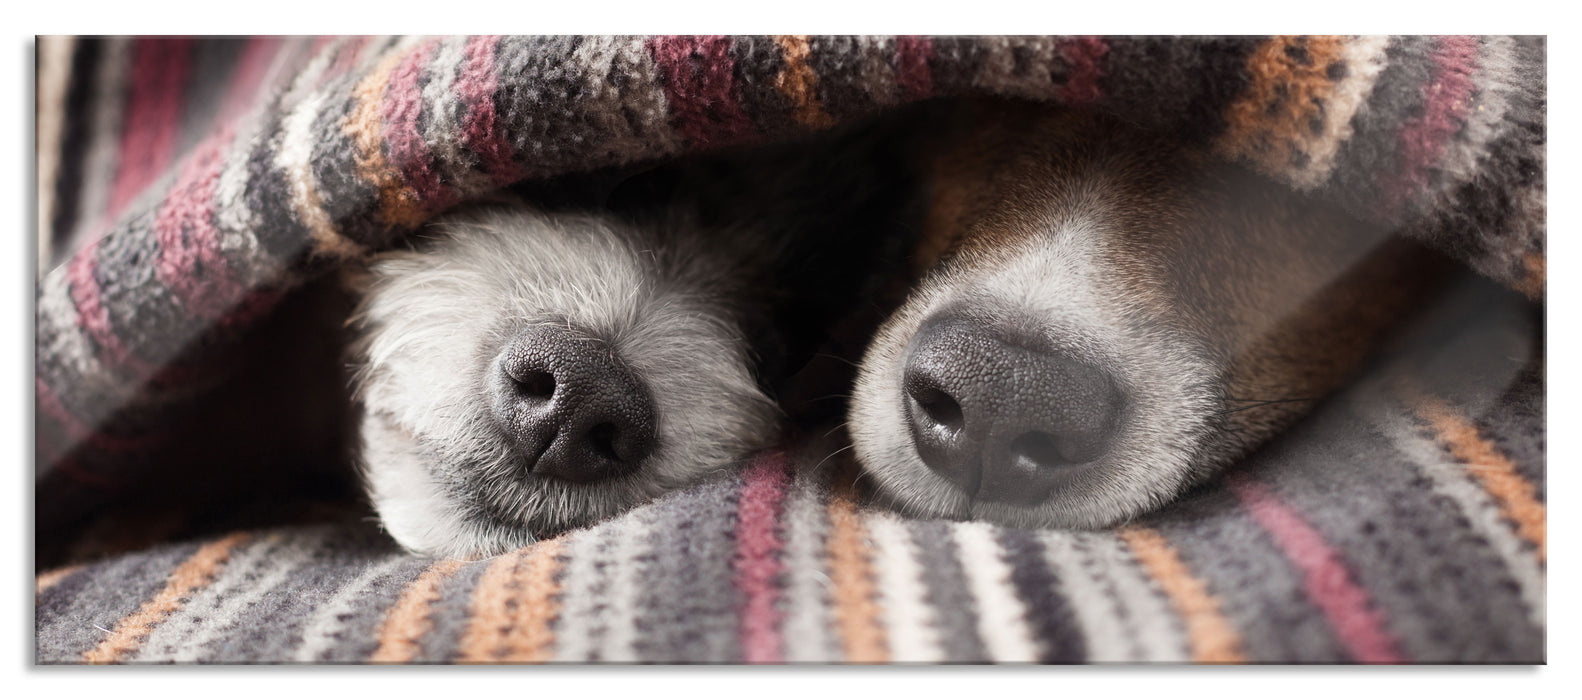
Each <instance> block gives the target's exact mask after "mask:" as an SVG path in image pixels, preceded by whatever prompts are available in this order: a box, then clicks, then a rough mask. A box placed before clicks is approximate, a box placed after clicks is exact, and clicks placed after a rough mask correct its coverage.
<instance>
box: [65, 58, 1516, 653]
mask: <svg viewBox="0 0 1582 700" xmlns="http://www.w3.org/2000/svg"><path fill="white" fill-rule="evenodd" d="M38 65H39V73H38V112H37V115H38V120H37V124H38V141H39V155H38V158H39V178H40V180H39V188H38V191H39V196H40V208H39V221H40V225H41V229H42V230H41V231H40V240H41V245H40V266H41V272H42V274H41V277H40V280H39V283H38V292H37V316H36V328H35V330H36V342H37V345H36V356H35V362H36V364H35V368H36V375H35V390H36V391H35V407H36V411H35V413H36V432H35V444H36V467H35V469H36V482H35V483H36V488H35V524H36V528H37V532H36V540H37V541H40V542H42V541H43V540H45V539H46V538H49V537H51V536H52V535H53V534H54V533H55V532H56V531H57V530H58V529H63V528H65V527H66V526H67V525H70V524H74V523H79V522H81V521H84V520H85V519H90V518H91V517H92V516H94V515H95V514H97V513H101V512H104V511H106V510H107V509H113V508H114V507H116V506H117V505H118V498H123V496H122V494H123V493H124V490H123V489H122V487H123V486H124V485H126V484H129V483H133V482H136V481H138V480H139V479H140V478H142V477H143V476H145V475H147V474H152V473H156V472H155V471H153V470H152V469H151V465H157V464H158V463H159V462H160V460H161V459H162V454H163V451H164V450H166V449H169V447H170V446H171V445H172V444H173V443H179V442H181V439H182V436H181V426H182V425H183V424H184V421H185V417H187V416H191V415H194V414H195V413H201V412H204V411H206V410H210V409H211V408H212V407H211V406H209V405H208V404H207V403H206V402H207V401H210V400H211V397H210V395H209V393H208V389H209V388H210V387H213V386H215V385H216V384H218V383H219V382H221V381H222V380H223V379H224V377H225V375H226V372H227V370H228V368H230V367H231V366H232V363H231V362H230V359H231V358H232V357H233V356H234V355H235V354H237V352H238V345H239V344H240V343H242V342H244V341H243V339H245V338H247V337H248V336H247V331H248V330H249V329H250V328H252V327H253V326H254V325H255V324H256V323H257V322H258V320H259V319H260V318H262V317H264V316H265V315H266V313H267V312H268V311H269V310H270V309H271V308H273V307H275V306H276V305H277V304H279V303H281V302H282V300H284V299H286V298H287V297H288V296H289V295H290V293H291V291H292V290H293V289H296V288H298V287H299V286H300V285H302V284H303V283H304V282H307V281H309V280H312V279H314V278H315V277H318V276H320V275H322V274H323V273H324V272H326V271H328V270H331V269H333V268H334V267H335V266H337V265H338V264H340V263H343V262H346V261H351V260H358V259H361V258H363V257H364V256H367V255H369V254H371V253H372V252H375V251H379V250H382V249H386V248H388V247H390V246H392V245H395V244H397V243H398V242H400V241H401V240H403V239H404V237H406V236H408V235H409V234H411V233H412V232H413V231H414V230H416V229H417V227H419V226H420V225H421V224H422V223H423V222H425V221H426V220H428V219H429V218H430V217H432V216H434V215H435V214H438V213H440V212H442V211H444V210H446V209H447V208H449V207H451V206H453V205H455V204H457V203H461V202H465V201H467V200H468V199H470V198H474V197H477V196H481V195H485V194H488V193H490V192H492V191H495V190H497V189H499V188H501V187H504V186H507V185H510V184H512V183H516V182H519V181H524V180H532V179H542V178H547V177H551V176H556V175H561V174H566V173H574V172H581V171H587V170H592V169H595V168H599V167H605V166H612V165H621V164H630V163H636V162H642V161H652V160H657V159H662V158H666V157H672V156H676V155H680V154H686V153H693V152H700V151H705V150H709V149H715V148H720V147H724V146H732V145H742V144H750V143H755V142H767V141H770V140H773V139H777V138H783V137H788V136H791V135H794V134H799V133H805V132H808V131H811V130H816V129H821V128H826V127H830V126H833V125H836V124H841V123H846V122H850V121H851V120H854V119H857V118H859V117H862V116H866V115H870V114H874V113H877V112H880V111H883V110H885V109H887V108H891V107H895V106H898V105H901V104H904V103H908V102H914V101H918V100H923V99H928V98H934V97H949V96H968V95H999V96H1010V97H1020V98H1026V99H1033V100H1043V101H1050V102H1056V103H1061V104H1065V105H1070V106H1073V107H1081V108H1092V109H1101V110H1106V111H1109V112H1111V113H1113V114H1115V115H1118V116H1120V117H1121V118H1123V119H1126V120H1129V121H1132V122H1136V123H1139V124H1143V125H1146V126H1150V127H1157V128H1162V129H1169V130H1171V131H1172V132H1173V133H1178V134H1180V135H1181V137H1182V138H1183V139H1187V140H1190V141H1192V142H1194V143H1198V144H1202V145H1206V146H1208V147H1210V148H1211V149H1213V150H1214V151H1215V152H1216V153H1218V154H1220V155H1222V156H1224V157H1226V158H1229V159H1233V160H1236V161H1238V162H1241V163H1244V164H1246V165H1248V166H1250V167H1252V168H1253V169H1255V170H1257V171H1259V172H1261V173H1263V174H1265V175H1267V176H1269V177H1271V178H1273V179H1274V180H1276V181H1279V182H1282V183H1285V184H1287V185H1289V186H1290V187H1292V188H1295V189H1297V190H1299V191H1301V192H1304V193H1308V194H1311V195H1312V196H1315V197H1321V198H1324V199H1327V200H1329V201H1332V202H1335V203H1337V204H1339V205H1341V206H1343V207H1345V208H1346V209H1348V210H1350V211H1351V212H1352V213H1354V214H1356V215H1358V216H1360V217H1362V218H1365V219H1369V220H1372V221H1375V222H1379V223H1383V224H1386V225H1390V226H1394V227H1396V228H1398V229H1399V230H1400V231H1402V232H1403V233H1404V234H1406V235H1409V236H1414V237H1417V238H1419V239H1421V240H1424V241H1426V242H1428V243H1430V244H1432V245H1434V246H1436V247H1438V248H1440V249H1441V250H1444V251H1446V252H1447V253H1449V254H1451V255H1452V256H1454V257H1456V258H1457V259H1459V260H1461V261H1463V262H1465V263H1466V264H1467V266H1468V268H1470V270H1471V271H1474V273H1475V274H1474V273H1469V274H1468V276H1467V279H1465V280H1462V281H1461V282H1459V283H1458V284H1457V285H1456V286H1455V287H1454V288H1453V289H1451V290H1450V291H1448V292H1447V293H1446V294H1445V295H1444V296H1443V298H1442V299H1440V300H1438V302H1436V304H1435V305H1434V306H1433V308H1431V309H1429V310H1427V311H1426V312H1425V314H1424V315H1423V316H1422V317H1421V318H1419V319H1418V320H1417V321H1416V322H1415V323H1414V325H1413V326H1412V327H1411V328H1409V329H1403V331H1402V334H1401V336H1400V337H1399V338H1397V339H1396V340H1395V341H1394V342H1393V343H1392V345H1390V346H1389V347H1388V348H1387V349H1386V351H1385V352H1384V354H1383V356H1382V357H1380V358H1378V360H1377V361H1376V362H1375V363H1374V364H1373V365H1371V366H1370V368H1369V369H1368V370H1367V371H1366V372H1365V373H1364V375H1363V377H1362V378H1361V379H1360V380H1358V381H1357V382H1356V383H1355V384H1353V385H1352V386H1350V387H1348V388H1347V389H1345V390H1344V391H1343V392H1342V393H1341V394H1339V395H1338V396H1336V397H1334V398H1332V399H1331V400H1329V401H1326V402H1324V403H1322V404H1321V405H1319V406H1318V407H1317V408H1316V409H1315V411H1314V413H1313V414H1312V415H1311V416H1310V417H1309V418H1308V419H1307V420H1305V421H1304V422H1302V423H1301V424H1299V425H1298V426H1297V427H1295V428H1294V429H1292V430H1291V431H1290V432H1288V433H1287V434H1285V435H1282V436H1280V437H1279V438H1277V439H1276V441H1275V442H1273V443H1271V444H1270V445H1268V446H1267V447H1266V448H1264V449H1262V450H1260V451H1258V452H1257V453H1255V454H1254V455H1253V456H1251V457H1250V458H1248V459H1247V460H1245V462H1244V463H1243V464H1240V465H1238V466H1237V467H1236V468H1234V469H1232V470H1231V471H1230V472H1229V473H1228V474H1227V475H1226V477H1225V478H1224V479H1221V480H1218V481H1216V482H1214V483H1212V484H1209V485H1207V486H1205V487H1204V488H1201V489H1198V490H1197V491H1194V492H1193V493H1191V494H1189V495H1188V496H1187V497H1185V498H1183V499H1182V500H1181V501H1179V502H1177V503H1175V504H1173V505H1171V506H1169V507H1167V508H1165V509H1164V510H1162V511H1160V512H1158V513H1155V514H1152V515H1150V516H1148V517H1145V518H1143V519H1141V520H1139V521H1137V522H1134V523H1131V524H1129V525H1126V526H1124V527H1121V528H1118V529H1115V530H1112V531H1103V532H1055V531H1048V532H1044V531H1022V530H1014V529H1007V528H1001V527H996V526H990V525H985V524H981V523H954V522H940V521H917V520H908V519H904V518H900V517H898V516H895V515H892V514H889V513H886V512H883V511H880V510H877V509H874V508H871V507H869V506H866V505H864V504H863V502H862V500H861V499H860V497H859V489H857V488H855V487H854V484H853V481H854V473H855V472H854V465H851V464H850V463H849V462H846V461H843V459H842V458H841V457H839V456H837V457H836V458H833V459H828V460H826V457H827V455H829V453H830V451H831V450H829V449H826V448H827V446H826V445H823V444H820V442H819V441H818V440H805V441H799V442H796V443H793V444H788V445H786V446H784V447H783V448H782V449H780V450H777V451H774V452H771V453H768V454H763V455H758V456H755V457H754V458H752V459H751V460H750V461H749V462H748V463H747V464H744V468H743V470H742V471H741V473H740V475H738V476H736V477H733V478H730V479H727V480H723V481H716V482H711V483H706V484H702V485H699V486H697V487H695V488H692V489H688V490H685V491H682V492H678V493H674V494H671V495H669V496H667V497H664V498H662V499H660V500H658V501H656V502H654V503H652V504H649V505H647V506H644V507H642V508H640V509H637V510H635V511H633V512H630V513H628V514H626V515H624V516H621V517H618V518H616V519H614V520H612V521H609V522H606V523H603V524H600V525H598V526H595V527H592V528H589V529H585V530H580V531H576V532H572V533H568V534H566V535H564V536H561V537H558V538H556V539H553V540H548V541H544V542H541V543H538V544H536V545H533V546H531V547H527V548H524V549H522V550H519V551H517V552H514V553H511V554H507V555H503V556H500V557H496V558H494V559H490V560H485V561H479V562H472V563H460V562H453V561H433V560H427V559H423V558H420V557H414V556H410V555H406V554H403V553H401V552H400V551H398V550H397V549H396V548H395V546H394V545H393V543H391V542H390V541H389V540H387V539H386V538H384V536H383V535H382V534H380V533H379V532H378V530H377V528H376V527H375V526H374V525H372V524H370V523H368V522H366V521H364V520H360V519H356V518H352V519H334V518H331V519H329V521H328V522H321V523H319V524H314V525H279V524H278V523H276V525H277V526H276V527H266V528H249V529H244V530H238V531H235V532H231V533H228V534H221V535H210V536H205V537H202V538H198V539H191V540H188V539H181V538H179V537H177V538H167V541H156V542H152V543H142V544H140V545H139V546H137V547H135V548H132V549H130V550H129V551H121V552H119V553H116V554H113V555H109V556H106V557H103V558H96V559H92V560H89V561H81V562H77V563H73V564H71V565H69V566H66V567H64V568H58V569H50V570H47V571H42V572H40V573H39V575H38V579H37V593H36V597H35V610H36V613H35V630H34V631H35V650H36V658H37V661H39V662H42V663H83V662H91V663H98V662H157V661H197V662H289V661H374V662H413V661H415V662H490V661H552V660H564V661H695V662H781V661H836V662H839V661H847V662H867V661H986V660H990V661H1043V662H1084V661H1197V662H1236V661H1270V662H1371V663H1396V662H1504V663H1542V662H1543V661H1544V660H1545V646H1544V637H1545V625H1546V616H1545V600H1546V593H1545V586H1546V556H1547V554H1546V552H1547V548H1546V535H1545V532H1546V530H1545V527H1546V515H1545V503H1546V498H1545V488H1544V482H1545V445H1544V440H1545V434H1544V430H1545V404H1544V396H1545V390H1544V357H1543V325H1542V302H1543V288H1544V275H1545V252H1544V244H1545V236H1546V228H1545V226H1546V223H1545V217H1546V206H1545V196H1546V183H1545V169H1546V161H1545V130H1546V122H1545V116H1546V107H1545V100H1546V76H1545V69H1546V68H1545V66H1546V64H1545V44H1544V40H1543V39H1542V38H1527V37H1384V36H1376V37H1275V38H1259V37H1237V38H1229V39H1218V38H1169V37H1150V38H1119V37H992V38H963V37H956V38H945V37H935V38H930V37H683V36H675V37H634V38H618V37H553V38H496V37H455V38H440V39H428V38H399V39H383V38H258V39H246V40H240V39H233V40H186V39H54V38H50V39H44V40H41V41H40V43H39V62H38ZM214 466H215V468H216V469H223V468H224V467H225V466H226V465H223V464H216V465H214ZM276 515H280V514H279V513H278V512H277V513H276Z"/></svg>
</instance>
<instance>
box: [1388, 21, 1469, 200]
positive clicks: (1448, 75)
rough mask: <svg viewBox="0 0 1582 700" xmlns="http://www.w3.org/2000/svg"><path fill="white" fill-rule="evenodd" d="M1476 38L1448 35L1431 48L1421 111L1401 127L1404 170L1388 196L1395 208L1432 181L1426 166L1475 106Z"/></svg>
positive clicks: (1436, 156) (1443, 151)
mask: <svg viewBox="0 0 1582 700" xmlns="http://www.w3.org/2000/svg"><path fill="white" fill-rule="evenodd" d="M1477 57H1478V39H1477V37H1470V36H1447V37H1441V38H1440V39H1439V45H1438V46H1437V47H1435V50H1434V54H1433V61H1434V74H1433V77H1432V78H1430V79H1429V81H1428V84H1427V85H1424V86H1423V113H1422V115H1421V116H1418V117H1414V118H1412V119H1408V120H1407V121H1406V124H1405V125H1403V126H1402V128H1401V137H1400V139H1401V170H1400V175H1399V176H1398V177H1397V179H1396V180H1395V182H1394V183H1392V186H1391V188H1390V196H1389V199H1388V200H1387V202H1388V204H1389V206H1390V207H1391V208H1392V209H1393V208H1394V207H1398V206H1400V205H1401V204H1403V203H1405V201H1406V200H1407V199H1409V198H1410V197H1412V196H1413V195H1416V194H1418V193H1420V192H1421V191H1423V190H1424V189H1426V188H1427V187H1428V171H1429V169H1430V168H1432V167H1433V165H1434V164H1435V163H1437V162H1438V161H1439V159H1440V158H1441V157H1443V156H1444V153H1445V146H1446V145H1447V144H1448V143H1449V142H1450V139H1451V137H1453V136H1455V135H1456V133H1457V132H1459V131H1461V127H1462V125H1463V124H1465V123H1466V119H1467V111H1468V109H1469V108H1470V107H1471V98H1472V88H1473V82H1472V72H1473V70H1475V69H1476V67H1477Z"/></svg>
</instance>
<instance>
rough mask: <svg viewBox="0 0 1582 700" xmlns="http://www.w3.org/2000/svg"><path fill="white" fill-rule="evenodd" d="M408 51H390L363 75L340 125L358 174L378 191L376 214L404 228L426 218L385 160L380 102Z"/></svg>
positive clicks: (410, 193) (385, 220)
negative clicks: (354, 149)
mask: <svg viewBox="0 0 1582 700" xmlns="http://www.w3.org/2000/svg"><path fill="white" fill-rule="evenodd" d="M411 50H415V47H414V49H409V50H408V51H402V52H392V53H391V54H390V55H389V56H386V57H385V58H384V60H382V61H380V62H379V64H378V65H377V66H375V67H374V69H373V70H372V71H370V72H369V73H368V75H367V76H364V77H363V79H362V80H361V81H359V82H358V83H357V87H356V88H355V89H353V91H352V95H353V96H354V97H355V99H356V101H357V105H356V106H355V107H353V108H352V113H351V114H350V115H348V116H347V118H346V124H345V127H344V128H343V130H344V132H345V133H346V135H348V136H350V137H351V139H352V143H353V144H354V145H356V147H357V176H358V177H360V178H362V179H363V180H364V181H365V182H368V183H370V184H372V185H374V186H375V187H377V188H378V190H379V216H380V218H381V219H382V220H383V221H384V223H387V224H390V225H393V226H402V227H406V228H412V227H415V226H417V225H419V224H421V223H423V221H424V220H425V218H426V217H425V216H424V214H423V211H422V208H421V207H419V206H418V204H417V193H415V192H413V191H412V190H411V189H410V188H407V187H404V186H402V184H401V176H400V174H399V173H397V172H396V170H395V168H392V167H390V163H389V162H388V161H387V160H385V153H384V142H385V138H384V128H383V127H384V118H383V115H382V114H381V110H380V103H381V102H382V101H383V99H384V94H385V89H386V88H388V87H389V86H390V74H391V73H393V72H395V69H396V66H397V65H399V64H400V63H401V60H402V59H404V58H406V55H407V53H409V52H410V51H411Z"/></svg>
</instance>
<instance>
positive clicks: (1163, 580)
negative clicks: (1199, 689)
mask: <svg viewBox="0 0 1582 700" xmlns="http://www.w3.org/2000/svg"><path fill="white" fill-rule="evenodd" d="M1118 534H1120V537H1121V539H1122V540H1123V541H1125V542H1126V545H1127V546H1128V547H1131V550H1132V554H1134V555H1135V556H1136V557H1137V560H1138V561H1139V562H1141V563H1142V565H1143V568H1144V569H1146V570H1147V571H1148V573H1149V575H1151V576H1153V578H1154V580H1155V581H1158V582H1159V586H1160V587H1161V588H1163V589H1164V591H1165V594H1166V595H1168V596H1170V603H1171V604H1172V605H1174V606H1175V609H1176V612H1178V613H1180V614H1181V618H1182V619H1183V620H1185V621H1186V628H1187V639H1188V640H1189V642H1190V643H1191V645H1192V660H1193V661H1195V662H1197V663H1212V664H1238V663H1246V662H1247V657H1246V656H1245V655H1244V654H1242V651H1241V637H1240V636H1239V635H1237V634H1236V630H1235V629H1234V628H1232V627H1231V624H1230V621H1229V620H1226V619H1225V616H1224V615H1223V614H1221V613H1220V606H1219V599H1218V598H1216V597H1214V596H1213V595H1210V594H1209V592H1208V586H1206V585H1204V583H1203V581H1202V580H1200V579H1198V578H1197V577H1196V576H1193V575H1192V570H1191V569H1188V568H1187V565H1186V563H1184V562H1182V561H1181V556H1180V555H1179V554H1177V553H1176V550H1175V548H1174V547H1171V546H1170V543H1169V542H1168V541H1166V540H1165V538H1164V536H1163V535H1161V534H1159V532H1158V531H1156V530H1153V529H1150V528H1145V527H1129V528H1126V529H1123V530H1121V531H1120V532H1119V533H1118Z"/></svg>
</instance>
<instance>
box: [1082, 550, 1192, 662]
mask: <svg viewBox="0 0 1582 700" xmlns="http://www.w3.org/2000/svg"><path fill="white" fill-rule="evenodd" d="M1077 539H1078V540H1079V541H1082V546H1083V547H1084V548H1085V549H1086V550H1087V552H1088V553H1089V554H1090V555H1091V556H1092V557H1093V558H1092V561H1093V563H1094V564H1095V565H1096V572H1097V573H1098V574H1099V575H1100V576H1102V577H1103V578H1104V579H1106V580H1107V581H1108V582H1109V583H1110V585H1111V586H1112V588H1111V589H1110V590H1112V591H1113V592H1114V595H1115V598H1116V601H1117V603H1118V605H1117V608H1118V610H1119V612H1120V615H1121V620H1122V623H1121V624H1123V625H1125V626H1126V628H1127V629H1128V630H1129V632H1128V634H1130V635H1131V637H1132V639H1134V640H1135V642H1136V649H1137V653H1138V654H1139V657H1138V658H1139V659H1140V660H1143V661H1150V662H1167V663H1174V662H1178V661H1189V660H1191V654H1190V653H1188V649H1187V639H1186V629H1185V625H1184V624H1183V623H1182V621H1181V617H1180V615H1178V614H1177V613H1176V611H1175V610H1174V609H1173V608H1171V607H1170V602H1169V600H1168V599H1167V598H1166V597H1165V596H1164V593H1163V592H1162V591H1160V590H1159V588H1158V587H1157V586H1156V585H1155V584H1154V582H1153V579H1152V578H1150V577H1149V576H1148V575H1147V574H1146V573H1145V572H1144V571H1143V570H1142V567H1141V566H1140V565H1139V564H1138V562H1137V560H1136V559H1135V558H1133V557H1132V554H1131V550H1130V549H1129V548H1127V546H1126V544H1125V543H1124V542H1122V541H1121V540H1120V538H1119V537H1117V536H1116V535H1115V534H1114V533H1110V532H1081V533H1077Z"/></svg>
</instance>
